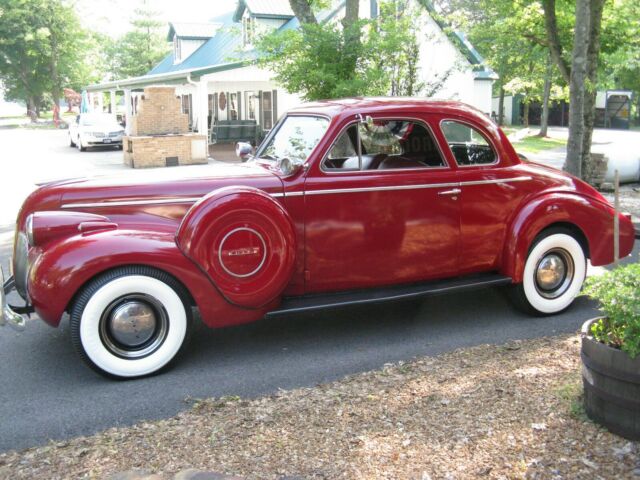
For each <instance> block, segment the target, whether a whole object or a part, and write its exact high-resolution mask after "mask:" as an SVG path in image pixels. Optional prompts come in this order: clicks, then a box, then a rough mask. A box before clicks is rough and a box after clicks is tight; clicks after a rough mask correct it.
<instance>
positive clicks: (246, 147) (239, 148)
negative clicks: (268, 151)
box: [236, 142, 254, 162]
mask: <svg viewBox="0 0 640 480" xmlns="http://www.w3.org/2000/svg"><path fill="white" fill-rule="evenodd" d="M253 151H254V150H253V147H252V146H251V144H250V143H247V142H238V143H236V156H237V157H239V158H240V159H242V161H243V162H246V161H247V160H249V158H250V157H251V156H252V155H253Z"/></svg>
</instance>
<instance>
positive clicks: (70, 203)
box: [18, 163, 283, 229]
mask: <svg viewBox="0 0 640 480" xmlns="http://www.w3.org/2000/svg"><path fill="white" fill-rule="evenodd" d="M228 186H248V187H254V188H258V189H260V190H264V191H265V192H267V193H270V194H282V193H283V183H282V180H281V179H280V177H278V176H277V175H275V174H274V173H272V172H270V171H268V170H267V169H265V168H263V167H260V166H258V165H254V164H241V165H233V164H223V163H220V164H209V165H194V166H189V167H184V168H180V169H174V168H163V169H153V170H130V171H127V172H126V173H123V174H120V175H113V176H111V175H110V176H96V177H91V178H75V179H67V180H58V181H53V182H47V183H44V184H42V186H41V187H40V188H39V189H37V190H36V191H35V192H33V193H32V194H31V195H30V196H29V198H27V200H26V201H25V203H24V204H23V206H22V209H21V211H20V214H19V217H18V229H22V228H23V227H24V222H25V219H26V217H27V216H28V215H29V214H31V213H34V212H37V211H46V210H49V211H50V210H63V211H67V212H73V211H76V212H85V213H94V214H97V215H103V216H106V217H108V218H110V219H112V220H113V221H118V222H120V223H130V222H131V223H135V224H140V223H147V222H151V223H158V222H160V223H164V222H168V224H174V223H175V222H176V221H179V220H180V219H181V218H182V217H183V216H184V215H185V214H186V212H187V210H188V209H189V208H190V207H191V205H193V204H194V203H195V202H196V201H198V200H199V199H200V198H202V197H203V196H205V195H207V194H208V193H209V192H211V191H213V190H216V189H218V188H222V187H228Z"/></svg>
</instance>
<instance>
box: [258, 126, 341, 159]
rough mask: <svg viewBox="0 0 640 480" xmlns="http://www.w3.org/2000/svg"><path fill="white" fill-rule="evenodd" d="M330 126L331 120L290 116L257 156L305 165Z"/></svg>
mask: <svg viewBox="0 0 640 480" xmlns="http://www.w3.org/2000/svg"><path fill="white" fill-rule="evenodd" d="M328 126H329V120H328V119H326V118H324V117H303V116H293V115H292V116H288V117H286V118H285V119H284V121H283V122H282V123H281V124H280V126H279V128H278V130H277V131H276V133H275V135H274V136H273V137H272V138H271V139H270V140H269V142H268V143H267V144H266V145H265V146H264V147H263V148H261V149H260V151H259V152H258V155H257V156H258V157H260V158H266V159H267V160H278V159H282V158H288V159H290V160H292V161H296V162H301V163H304V162H305V161H306V160H307V158H308V157H309V154H310V153H311V151H312V150H313V149H314V148H315V146H316V145H317V144H318V142H319V141H320V139H321V138H322V136H323V135H324V133H325V132H326V131H327V127H328Z"/></svg>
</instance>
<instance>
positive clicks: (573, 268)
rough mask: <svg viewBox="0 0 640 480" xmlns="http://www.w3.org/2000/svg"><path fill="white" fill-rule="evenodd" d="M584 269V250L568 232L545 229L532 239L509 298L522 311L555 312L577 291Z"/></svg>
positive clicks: (585, 269)
mask: <svg viewBox="0 0 640 480" xmlns="http://www.w3.org/2000/svg"><path fill="white" fill-rule="evenodd" d="M586 271H587V259H586V256H585V253H584V250H583V248H582V246H581V245H580V243H579V242H578V240H576V238H575V237H574V236H573V235H572V234H571V232H569V231H567V230H564V229H550V230H547V231H545V232H542V234H540V235H539V236H538V237H537V238H536V239H535V240H534V242H533V245H532V247H531V249H530V251H529V255H528V256H527V260H526V262H525V266H524V273H523V279H522V283H520V284H518V285H515V286H514V287H513V288H512V289H511V290H510V293H511V298H512V300H513V302H514V303H515V305H516V306H517V307H518V308H519V309H520V310H522V311H524V312H526V313H531V314H534V315H551V314H554V313H559V312H561V311H563V310H565V309H566V308H568V307H569V306H570V305H571V304H572V303H573V301H574V299H575V298H576V296H577V295H578V294H579V293H580V289H581V288H582V284H583V282H584V279H585V275H586Z"/></svg>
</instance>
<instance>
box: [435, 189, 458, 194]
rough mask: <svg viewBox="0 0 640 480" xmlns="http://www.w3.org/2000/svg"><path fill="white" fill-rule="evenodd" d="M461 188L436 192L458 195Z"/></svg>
mask: <svg viewBox="0 0 640 480" xmlns="http://www.w3.org/2000/svg"><path fill="white" fill-rule="evenodd" d="M461 193H462V190H460V189H459V188H453V189H451V190H444V191H443V192H438V195H460V194H461Z"/></svg>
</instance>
